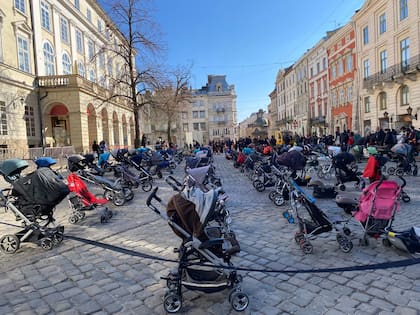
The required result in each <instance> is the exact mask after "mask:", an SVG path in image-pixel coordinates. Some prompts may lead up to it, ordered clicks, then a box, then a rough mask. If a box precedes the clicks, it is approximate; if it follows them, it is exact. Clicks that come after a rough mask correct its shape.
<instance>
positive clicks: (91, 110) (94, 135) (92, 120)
mask: <svg viewBox="0 0 420 315" xmlns="http://www.w3.org/2000/svg"><path fill="white" fill-rule="evenodd" d="M86 115H87V118H88V135H89V145H92V143H93V141H95V140H96V143H99V141H101V139H98V128H97V126H96V119H97V117H96V110H95V107H94V106H93V105H92V104H89V105H88V107H87V109H86Z"/></svg>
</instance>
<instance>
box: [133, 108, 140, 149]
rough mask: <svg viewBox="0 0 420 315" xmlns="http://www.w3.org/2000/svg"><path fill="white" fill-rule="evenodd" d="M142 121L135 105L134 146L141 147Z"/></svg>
mask: <svg viewBox="0 0 420 315" xmlns="http://www.w3.org/2000/svg"><path fill="white" fill-rule="evenodd" d="M140 144H141V141H140V122H139V110H138V108H137V106H135V107H134V148H136V149H137V148H140Z"/></svg>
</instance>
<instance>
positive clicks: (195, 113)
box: [193, 110, 198, 118]
mask: <svg viewBox="0 0 420 315" xmlns="http://www.w3.org/2000/svg"><path fill="white" fill-rule="evenodd" d="M193 118H198V111H196V110H194V111H193Z"/></svg>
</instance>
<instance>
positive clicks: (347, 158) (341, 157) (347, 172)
mask: <svg viewBox="0 0 420 315" xmlns="http://www.w3.org/2000/svg"><path fill="white" fill-rule="evenodd" d="M332 162H333V166H334V169H335V177H336V186H338V188H339V189H340V190H343V191H344V190H345V189H346V186H345V185H344V184H345V183H347V182H356V183H355V186H356V187H359V186H360V187H361V188H364V185H365V183H364V181H363V178H362V176H361V175H362V173H361V172H359V171H358V169H357V164H356V159H355V158H354V156H353V155H352V154H351V153H348V152H342V153H338V154H337V155H335V156H333V158H332Z"/></svg>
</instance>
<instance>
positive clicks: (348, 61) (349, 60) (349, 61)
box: [346, 55, 353, 72]
mask: <svg viewBox="0 0 420 315" xmlns="http://www.w3.org/2000/svg"><path fill="white" fill-rule="evenodd" d="M346 64H347V65H346V68H347V72H350V71H353V55H348V56H347V58H346Z"/></svg>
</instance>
